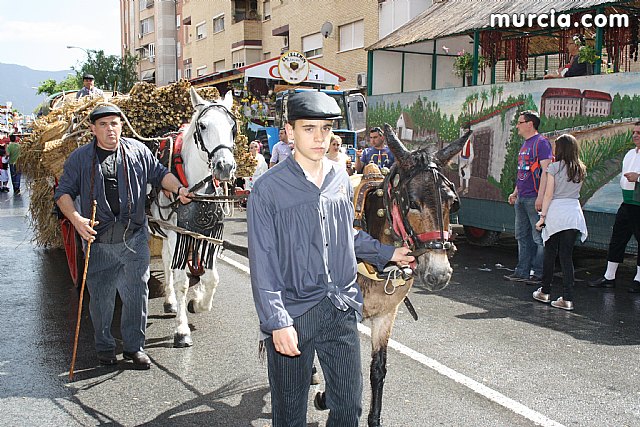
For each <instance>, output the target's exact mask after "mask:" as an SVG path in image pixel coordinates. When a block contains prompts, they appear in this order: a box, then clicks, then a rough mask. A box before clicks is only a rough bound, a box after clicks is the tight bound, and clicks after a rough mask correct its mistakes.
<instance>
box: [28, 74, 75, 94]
mask: <svg viewBox="0 0 640 427" xmlns="http://www.w3.org/2000/svg"><path fill="white" fill-rule="evenodd" d="M81 82H82V79H80V78H79V77H78V76H74V75H70V76H67V78H66V79H64V80H62V81H60V82H56V81H55V80H54V79H47V80H45V81H43V82H42V83H41V84H40V86H38V92H37V94H38V95H42V94H45V95H49V96H51V95H53V94H54V93H58V92H62V91H65V92H66V91H70V90H78V89H79V88H80V87H81V86H82V84H81Z"/></svg>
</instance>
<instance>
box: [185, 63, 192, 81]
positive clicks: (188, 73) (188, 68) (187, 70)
mask: <svg viewBox="0 0 640 427" xmlns="http://www.w3.org/2000/svg"><path fill="white" fill-rule="evenodd" d="M184 78H185V79H187V80H189V79H191V65H185V67H184Z"/></svg>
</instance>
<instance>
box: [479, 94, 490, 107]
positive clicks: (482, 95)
mask: <svg viewBox="0 0 640 427" xmlns="http://www.w3.org/2000/svg"><path fill="white" fill-rule="evenodd" d="M480 99H481V100H482V104H480V112H482V110H483V109H484V103H485V102H487V100H488V99H489V93H488V92H487V91H486V90H483V91H482V92H480Z"/></svg>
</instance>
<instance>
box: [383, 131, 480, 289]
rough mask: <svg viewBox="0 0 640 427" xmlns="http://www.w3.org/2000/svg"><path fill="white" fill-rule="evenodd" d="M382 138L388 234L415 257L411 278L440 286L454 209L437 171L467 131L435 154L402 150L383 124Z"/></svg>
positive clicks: (444, 281) (453, 197) (445, 280)
mask: <svg viewBox="0 0 640 427" xmlns="http://www.w3.org/2000/svg"><path fill="white" fill-rule="evenodd" d="M384 128H385V138H386V140H387V144H388V146H389V149H390V150H391V151H392V152H393V155H394V156H395V158H396V163H395V165H394V166H393V168H392V169H391V171H390V172H389V174H388V175H387V177H386V179H385V188H384V191H385V194H384V197H385V199H386V203H385V205H387V212H388V214H387V220H388V222H390V223H391V224H390V225H391V228H392V230H391V235H395V236H396V239H401V240H403V241H404V242H406V243H408V244H409V245H410V247H411V248H412V249H413V252H414V254H415V255H416V257H417V265H416V266H415V269H414V274H415V276H414V277H415V278H416V280H417V281H418V282H420V283H422V284H423V285H424V286H426V287H427V288H428V289H429V290H432V291H436V290H440V289H443V288H445V287H446V286H447V285H448V284H449V280H450V279H451V273H452V269H451V266H450V264H449V259H448V254H452V253H453V252H454V251H455V246H454V245H453V243H451V242H449V241H448V239H449V213H450V212H455V211H456V210H457V209H458V202H459V201H458V194H457V193H456V189H455V186H454V185H453V183H451V181H449V180H448V179H447V178H446V177H445V176H444V174H443V173H442V167H443V166H445V165H446V164H447V163H448V162H449V160H451V158H452V157H453V156H454V155H456V153H458V152H459V151H460V150H461V149H462V146H463V144H464V143H465V141H466V140H467V139H468V138H469V135H470V134H471V131H468V132H467V133H466V134H465V135H464V136H463V137H461V138H460V139H458V140H456V141H454V142H452V143H451V144H449V145H447V146H446V147H444V148H443V149H441V150H440V151H438V152H436V153H429V152H428V151H427V149H425V148H422V149H418V150H415V151H413V152H411V151H409V150H407V149H406V148H405V146H404V145H403V144H402V142H401V141H400V140H399V139H398V137H397V136H396V134H395V133H394V132H393V130H392V129H391V126H389V125H388V124H385V125H384Z"/></svg>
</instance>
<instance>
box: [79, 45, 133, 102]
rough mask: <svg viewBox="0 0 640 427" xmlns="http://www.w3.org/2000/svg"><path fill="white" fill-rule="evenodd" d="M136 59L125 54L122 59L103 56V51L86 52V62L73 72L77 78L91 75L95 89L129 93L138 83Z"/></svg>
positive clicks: (114, 56) (113, 56)
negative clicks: (93, 78) (76, 74)
mask: <svg viewBox="0 0 640 427" xmlns="http://www.w3.org/2000/svg"><path fill="white" fill-rule="evenodd" d="M137 65H138V57H137V56H134V55H131V54H130V53H129V52H126V54H125V56H124V58H121V57H119V56H116V55H105V53H104V51H103V50H97V51H96V50H88V51H87V60H86V61H85V62H84V63H83V64H82V65H81V66H80V67H79V68H77V69H76V68H75V67H74V70H75V71H76V73H78V75H79V76H82V75H83V74H85V73H88V74H93V76H94V77H95V85H96V87H98V88H100V89H103V90H117V91H118V92H123V93H126V92H129V90H131V88H132V87H133V84H134V83H135V82H136V81H138V76H137V73H136V66H137Z"/></svg>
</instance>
